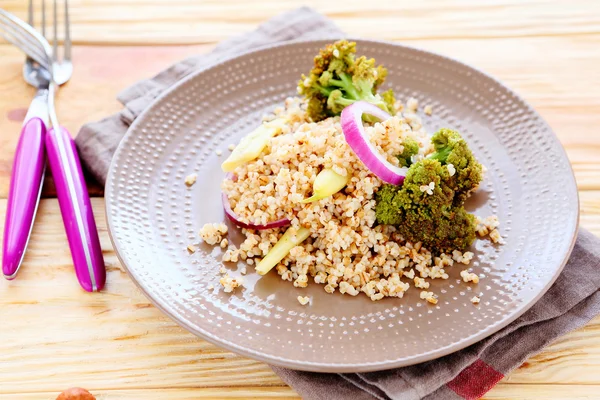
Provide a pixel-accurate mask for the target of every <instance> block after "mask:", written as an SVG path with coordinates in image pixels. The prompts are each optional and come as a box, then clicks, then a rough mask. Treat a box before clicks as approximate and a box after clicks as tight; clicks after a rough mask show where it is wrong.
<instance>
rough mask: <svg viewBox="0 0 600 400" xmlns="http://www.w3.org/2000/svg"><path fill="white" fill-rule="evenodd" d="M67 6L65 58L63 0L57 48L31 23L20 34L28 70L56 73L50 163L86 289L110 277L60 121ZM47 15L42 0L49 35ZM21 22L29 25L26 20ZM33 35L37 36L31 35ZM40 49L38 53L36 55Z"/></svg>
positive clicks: (67, 67)
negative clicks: (58, 104)
mask: <svg viewBox="0 0 600 400" xmlns="http://www.w3.org/2000/svg"><path fill="white" fill-rule="evenodd" d="M33 8H34V7H33V0H30V1H29V21H30V24H31V25H33ZM63 10H64V11H63V12H64V21H65V25H64V31H65V35H64V41H63V56H62V58H60V57H59V51H58V48H59V46H58V18H57V17H58V4H57V0H54V1H53V24H52V27H53V32H54V39H53V46H52V51H50V50H49V44H48V42H47V41H46V39H45V38H44V37H41V36H40V35H35V34H32V32H30V31H29V30H28V29H25V32H26V33H28V35H26V34H21V35H17V36H18V37H19V38H20V39H21V43H22V44H25V46H24V47H25V48H24V50H25V52H26V53H27V54H28V55H30V56H31V59H32V60H30V59H29V58H28V60H27V61H26V64H25V69H24V71H25V73H26V74H27V73H28V72H33V71H35V69H36V68H39V70H40V71H46V72H47V73H48V72H49V73H50V77H51V79H50V82H49V84H48V87H47V103H46V105H47V114H48V115H49V118H50V123H51V125H52V129H50V130H49V131H48V132H47V133H46V135H45V147H46V151H47V155H48V164H49V166H50V170H51V172H52V175H53V177H54V182H55V186H56V191H57V198H58V202H59V206H60V210H61V213H62V217H63V222H64V225H65V230H66V234H67V239H68V241H69V247H70V249H71V255H72V258H73V264H74V266H75V272H76V275H77V279H78V280H79V283H80V285H81V286H82V287H83V288H84V289H85V290H87V291H90V292H91V291H97V290H100V289H102V287H103V286H104V283H105V280H106V271H105V268H104V260H103V257H102V250H101V247H100V241H99V238H98V231H97V229H96V223H95V221H94V215H93V212H92V207H91V202H90V198H89V194H88V191H87V187H86V184H85V180H84V178H83V172H82V168H81V162H80V160H79V156H78V153H77V149H76V146H75V142H74V141H73V139H72V138H71V135H70V134H69V132H68V131H67V130H66V129H65V128H64V127H61V126H60V124H59V123H58V118H57V116H56V111H55V107H54V97H55V93H56V91H57V89H58V87H59V86H60V85H62V84H64V83H66V82H67V81H68V80H69V79H70V77H71V75H72V72H73V65H72V62H71V37H70V21H69V9H68V0H64V8H63ZM11 20H12V21H13V22H15V20H16V22H17V23H18V22H19V21H20V20H18V19H16V18H14V17H13V18H11ZM45 21H46V7H45V0H42V34H43V35H44V36H45V33H46V32H45V31H46V23H45ZM20 22H22V21H20ZM17 25H24V23H18V24H17ZM16 31H17V29H16V28H15V29H13V30H12V32H13V33H14V32H16ZM23 38H25V39H26V40H25V39H23ZM31 38H34V39H35V40H31ZM34 55H36V56H37V57H33V56H34ZM34 60H35V61H38V60H39V61H38V65H37V66H36V65H35V64H34V63H33V61H34ZM11 190H12V189H11ZM7 219H8V218H7ZM5 237H6V236H5Z"/></svg>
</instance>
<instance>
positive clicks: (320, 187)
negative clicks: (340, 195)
mask: <svg viewBox="0 0 600 400" xmlns="http://www.w3.org/2000/svg"><path fill="white" fill-rule="evenodd" d="M349 181H350V174H346V176H342V175H340V174H338V173H337V172H335V171H334V170H332V169H324V170H323V171H321V172H319V175H317V177H316V178H315V182H314V183H313V195H312V196H311V197H309V198H308V199H304V200H302V201H301V203H312V202H313V201H317V200H321V199H324V198H325V197H329V196H331V195H333V194H335V193H337V192H339V191H340V190H342V189H343V188H344V187H346V185H347V184H348V182H349Z"/></svg>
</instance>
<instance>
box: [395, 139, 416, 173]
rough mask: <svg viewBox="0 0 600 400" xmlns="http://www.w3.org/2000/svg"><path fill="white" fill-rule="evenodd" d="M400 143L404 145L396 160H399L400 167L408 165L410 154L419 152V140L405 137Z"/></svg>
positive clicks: (410, 162) (410, 160) (409, 163)
mask: <svg viewBox="0 0 600 400" xmlns="http://www.w3.org/2000/svg"><path fill="white" fill-rule="evenodd" d="M402 145H403V146H404V150H402V153H401V154H399V155H398V161H400V166H401V167H410V165H411V164H412V156H414V155H415V154H417V153H419V142H417V141H416V140H415V139H413V138H406V140H405V141H404V143H402Z"/></svg>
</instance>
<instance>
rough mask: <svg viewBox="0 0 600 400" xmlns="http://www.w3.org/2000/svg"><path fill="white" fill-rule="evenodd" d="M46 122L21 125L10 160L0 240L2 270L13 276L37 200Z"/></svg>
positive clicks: (40, 179) (43, 154)
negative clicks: (11, 164)
mask: <svg viewBox="0 0 600 400" xmlns="http://www.w3.org/2000/svg"><path fill="white" fill-rule="evenodd" d="M45 135H46V125H45V124H44V122H43V121H42V120H41V119H39V118H32V119H30V120H29V121H27V123H26V124H25V125H24V126H23V129H22V130H21V136H20V138H19V144H18V145H17V151H16V153H15V160H14V162H13V169H12V176H11V179H10V191H9V193H8V204H7V207H6V220H5V224H4V240H3V243H2V273H3V274H4V277H5V278H6V279H14V278H15V276H16V275H17V271H18V270H19V267H20V266H21V262H22V260H23V256H24V255H25V248H26V247H27V242H28V241H29V236H30V234H31V228H32V226H33V220H34V218H35V212H36V210H37V206H38V203H39V199H40V192H41V188H42V181H43V178H44V167H45V164H46V159H45V153H44V137H45Z"/></svg>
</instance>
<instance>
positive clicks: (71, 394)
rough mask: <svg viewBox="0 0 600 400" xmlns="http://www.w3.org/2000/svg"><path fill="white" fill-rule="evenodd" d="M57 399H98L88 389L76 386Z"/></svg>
mask: <svg viewBox="0 0 600 400" xmlns="http://www.w3.org/2000/svg"><path fill="white" fill-rule="evenodd" d="M56 400H96V398H95V397H94V395H92V394H91V393H90V392H88V391H87V390H85V389H82V388H78V387H74V388H70V389H67V390H65V391H64V392H62V393H61V394H59V395H58V397H57V398H56Z"/></svg>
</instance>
